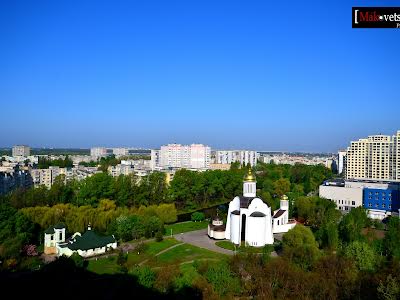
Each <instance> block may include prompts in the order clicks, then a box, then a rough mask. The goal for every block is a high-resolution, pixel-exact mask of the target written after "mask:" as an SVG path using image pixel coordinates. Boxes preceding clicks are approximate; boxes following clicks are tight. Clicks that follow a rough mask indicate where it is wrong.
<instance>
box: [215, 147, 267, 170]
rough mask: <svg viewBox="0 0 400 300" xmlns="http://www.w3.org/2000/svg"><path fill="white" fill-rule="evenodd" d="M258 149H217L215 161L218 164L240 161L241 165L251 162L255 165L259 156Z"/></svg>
mask: <svg viewBox="0 0 400 300" xmlns="http://www.w3.org/2000/svg"><path fill="white" fill-rule="evenodd" d="M259 156H260V155H259V153H258V152H257V151H249V150H217V151H215V163H217V164H231V163H234V162H239V163H240V164H241V165H243V164H244V165H246V166H247V165H248V164H250V165H251V166H252V167H254V166H255V165H256V164H257V160H258V158H259Z"/></svg>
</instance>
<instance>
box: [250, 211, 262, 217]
mask: <svg viewBox="0 0 400 300" xmlns="http://www.w3.org/2000/svg"><path fill="white" fill-rule="evenodd" d="M250 217H265V214H264V213H262V212H260V211H255V212H253V213H252V214H251V215H250Z"/></svg>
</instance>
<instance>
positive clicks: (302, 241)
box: [282, 225, 319, 269]
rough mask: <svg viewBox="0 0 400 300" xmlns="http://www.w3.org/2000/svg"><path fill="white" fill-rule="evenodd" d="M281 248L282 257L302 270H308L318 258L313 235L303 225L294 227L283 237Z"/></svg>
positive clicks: (316, 244) (316, 245)
mask: <svg viewBox="0 0 400 300" xmlns="http://www.w3.org/2000/svg"><path fill="white" fill-rule="evenodd" d="M282 247H283V252H284V255H285V256H286V257H288V258H289V260H290V261H292V262H293V263H295V264H297V265H299V266H300V267H302V268H303V269H309V268H310V267H311V265H312V263H313V262H314V261H315V260H316V259H317V257H318V256H319V249H318V243H317V242H316V241H315V237H314V235H313V233H312V232H311V230H310V228H307V227H305V226H303V225H296V226H295V227H294V228H293V229H291V230H289V231H288V232H287V233H286V234H285V235H283V239H282Z"/></svg>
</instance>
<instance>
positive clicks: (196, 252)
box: [153, 244, 226, 265]
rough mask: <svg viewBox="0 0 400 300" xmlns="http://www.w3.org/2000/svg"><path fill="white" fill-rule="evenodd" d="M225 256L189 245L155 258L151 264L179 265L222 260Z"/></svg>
mask: <svg viewBox="0 0 400 300" xmlns="http://www.w3.org/2000/svg"><path fill="white" fill-rule="evenodd" d="M224 258H226V255H224V254H221V253H216V252H213V251H210V250H207V249H203V248H199V247H196V246H192V245H189V244H183V245H181V246H178V247H176V248H173V249H171V250H170V251H167V252H165V253H163V254H161V255H159V256H157V257H156V259H155V261H154V262H153V263H155V264H157V265H159V264H179V263H182V262H187V261H192V260H199V259H224Z"/></svg>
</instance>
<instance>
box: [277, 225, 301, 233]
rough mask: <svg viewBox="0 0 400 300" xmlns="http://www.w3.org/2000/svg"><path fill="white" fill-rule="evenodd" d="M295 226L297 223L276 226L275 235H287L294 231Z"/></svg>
mask: <svg viewBox="0 0 400 300" xmlns="http://www.w3.org/2000/svg"><path fill="white" fill-rule="evenodd" d="M294 226H296V223H289V224H284V225H279V226H274V228H273V231H274V233H285V232H288V231H289V230H290V229H292V228H293V227H294Z"/></svg>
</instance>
